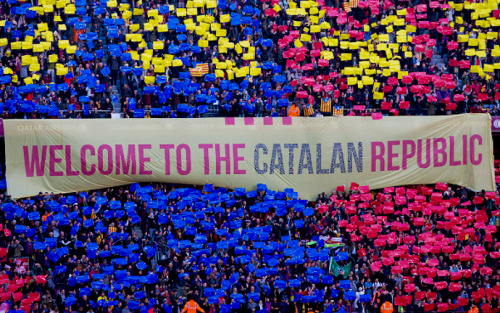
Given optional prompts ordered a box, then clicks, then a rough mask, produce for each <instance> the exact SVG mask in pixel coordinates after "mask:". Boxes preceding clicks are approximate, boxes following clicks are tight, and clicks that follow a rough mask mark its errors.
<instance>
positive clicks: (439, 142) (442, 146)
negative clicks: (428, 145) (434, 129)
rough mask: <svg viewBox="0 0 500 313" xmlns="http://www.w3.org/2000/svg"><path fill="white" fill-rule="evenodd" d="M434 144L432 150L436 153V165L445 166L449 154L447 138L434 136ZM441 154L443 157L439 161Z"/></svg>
mask: <svg viewBox="0 0 500 313" xmlns="http://www.w3.org/2000/svg"><path fill="white" fill-rule="evenodd" d="M432 144H433V149H432V150H433V153H434V167H441V166H444V165H445V164H446V162H447V160H448V156H447V154H446V139H444V138H434V141H433V143H432ZM438 146H439V147H438ZM439 156H441V158H442V160H441V161H439Z"/></svg>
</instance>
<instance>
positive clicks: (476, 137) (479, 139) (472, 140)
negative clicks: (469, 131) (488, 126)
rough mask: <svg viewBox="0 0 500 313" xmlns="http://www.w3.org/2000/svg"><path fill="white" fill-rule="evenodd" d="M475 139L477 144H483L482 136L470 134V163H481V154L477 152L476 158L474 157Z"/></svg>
mask: <svg viewBox="0 0 500 313" xmlns="http://www.w3.org/2000/svg"><path fill="white" fill-rule="evenodd" d="M476 141H477V145H478V146H482V145H483V137H481V136H479V135H478V134H475V135H472V136H470V163H471V164H472V165H479V164H481V161H482V160H483V154H482V153H478V155H477V158H476V145H475V142H476Z"/></svg>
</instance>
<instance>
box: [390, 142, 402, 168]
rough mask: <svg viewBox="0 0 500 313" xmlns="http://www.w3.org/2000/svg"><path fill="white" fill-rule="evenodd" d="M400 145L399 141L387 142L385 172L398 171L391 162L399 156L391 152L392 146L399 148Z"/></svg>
mask: <svg viewBox="0 0 500 313" xmlns="http://www.w3.org/2000/svg"><path fill="white" fill-rule="evenodd" d="M400 144H401V142H400V141H399V140H390V141H388V142H387V170H388V171H397V170H399V166H396V165H393V164H392V160H393V159H394V158H397V157H398V156H399V154H397V153H395V152H393V150H392V148H393V147H394V146H399V145H400Z"/></svg>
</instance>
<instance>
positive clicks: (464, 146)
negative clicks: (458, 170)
mask: <svg viewBox="0 0 500 313" xmlns="http://www.w3.org/2000/svg"><path fill="white" fill-rule="evenodd" d="M467 143H468V142H467V135H463V136H462V144H463V147H462V149H463V151H462V159H463V163H464V165H467V159H468V156H467V151H468V149H467Z"/></svg>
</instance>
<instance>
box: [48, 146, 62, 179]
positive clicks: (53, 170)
mask: <svg viewBox="0 0 500 313" xmlns="http://www.w3.org/2000/svg"><path fill="white" fill-rule="evenodd" d="M62 149H63V146H62V145H55V146H49V154H50V156H49V175H50V176H63V175H64V173H63V172H62V171H56V163H61V162H62V158H56V150H62Z"/></svg>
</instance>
